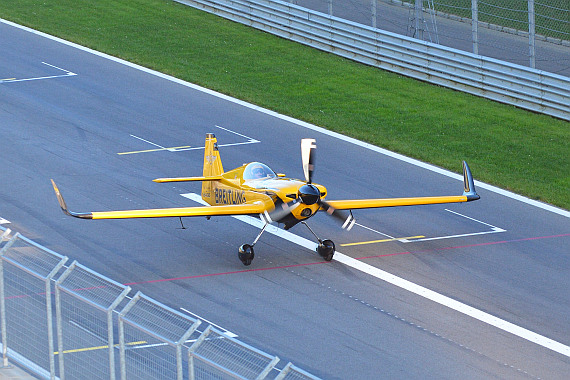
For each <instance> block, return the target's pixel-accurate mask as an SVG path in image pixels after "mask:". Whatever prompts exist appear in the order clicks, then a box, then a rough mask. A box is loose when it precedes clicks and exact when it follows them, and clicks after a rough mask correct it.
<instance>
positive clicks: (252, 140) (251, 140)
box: [216, 125, 261, 142]
mask: <svg viewBox="0 0 570 380" xmlns="http://www.w3.org/2000/svg"><path fill="white" fill-rule="evenodd" d="M216 128H220V129H223V130H224V131H226V132H230V133H233V134H234V135H238V136H241V137H243V138H244V139H248V140H249V141H250V142H261V141H259V140H256V139H254V138H251V137H249V136H246V135H242V134H241V133H237V132H236V131H232V130H231V129H227V128H224V127H220V126H219V125H216Z"/></svg>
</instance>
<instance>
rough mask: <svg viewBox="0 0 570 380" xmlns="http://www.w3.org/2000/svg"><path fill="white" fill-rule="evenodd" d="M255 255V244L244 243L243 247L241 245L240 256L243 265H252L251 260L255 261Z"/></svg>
mask: <svg viewBox="0 0 570 380" xmlns="http://www.w3.org/2000/svg"><path fill="white" fill-rule="evenodd" d="M254 256H255V255H254V254H253V246H251V245H249V244H244V245H242V246H241V247H239V253H238V257H239V259H240V260H241V262H242V263H243V265H246V266H247V265H250V264H251V262H252V261H253V257H254Z"/></svg>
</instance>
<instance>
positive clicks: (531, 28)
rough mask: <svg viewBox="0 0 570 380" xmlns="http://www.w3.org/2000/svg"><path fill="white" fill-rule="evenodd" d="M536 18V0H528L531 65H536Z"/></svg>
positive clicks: (533, 66)
mask: <svg viewBox="0 0 570 380" xmlns="http://www.w3.org/2000/svg"><path fill="white" fill-rule="evenodd" d="M534 29H535V19H534V0H528V55H529V57H530V67H532V68H533V69H534V68H535V66H536V56H535V52H534V41H535V39H534V38H535V30H534Z"/></svg>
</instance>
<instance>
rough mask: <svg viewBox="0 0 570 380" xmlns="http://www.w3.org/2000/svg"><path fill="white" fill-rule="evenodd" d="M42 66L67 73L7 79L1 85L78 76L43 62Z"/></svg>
mask: <svg viewBox="0 0 570 380" xmlns="http://www.w3.org/2000/svg"><path fill="white" fill-rule="evenodd" d="M0 21H2V19H0ZM42 64H44V65H46V66H50V67H53V68H54V69H58V70H61V71H65V74H61V75H49V76H45V77H34V78H22V79H17V78H6V79H2V80H0V83H12V82H29V81H34V80H43V79H54V78H63V77H71V76H75V75H77V74H75V73H72V72H71V71H69V70H65V69H62V68H61V67H57V66H54V65H50V64H49V63H46V62H42Z"/></svg>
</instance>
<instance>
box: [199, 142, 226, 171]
mask: <svg viewBox="0 0 570 380" xmlns="http://www.w3.org/2000/svg"><path fill="white" fill-rule="evenodd" d="M205 148H206V149H205V150H204V172H203V174H202V175H203V176H204V177H211V176H217V175H220V174H222V173H223V172H224V167H223V166H222V159H221V158H220V151H219V150H218V140H216V136H214V134H213V133H207V134H206V144H205Z"/></svg>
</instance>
